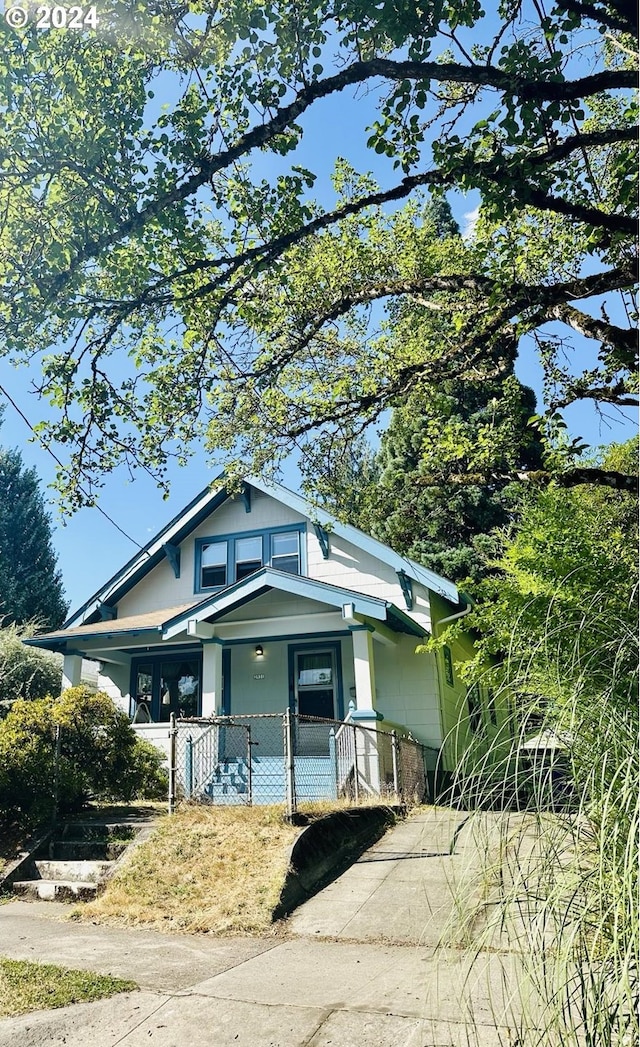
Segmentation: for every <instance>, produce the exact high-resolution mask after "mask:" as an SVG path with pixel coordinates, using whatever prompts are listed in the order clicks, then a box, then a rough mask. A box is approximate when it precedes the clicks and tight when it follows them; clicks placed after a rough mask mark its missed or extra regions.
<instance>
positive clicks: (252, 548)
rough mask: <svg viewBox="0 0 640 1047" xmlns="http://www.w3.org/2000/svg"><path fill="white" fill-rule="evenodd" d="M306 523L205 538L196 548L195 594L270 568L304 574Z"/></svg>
mask: <svg viewBox="0 0 640 1047" xmlns="http://www.w3.org/2000/svg"><path fill="white" fill-rule="evenodd" d="M305 531H306V526H305V524H294V525H292V526H291V527H272V528H267V529H266V530H264V531H260V532H259V533H256V532H255V531H254V532H251V533H250V534H246V533H245V534H238V535H225V536H224V537H221V538H201V539H198V540H197V541H196V548H195V560H196V563H195V568H196V570H195V591H196V592H199V593H200V592H207V591H209V590H212V589H213V590H215V589H224V588H225V586H227V585H233V583H234V582H240V581H242V579H243V578H248V577H249V575H251V574H253V573H254V572H255V571H259V570H260V568H261V567H264V566H269V567H273V568H275V569H276V570H278V571H286V572H287V573H288V574H302V573H303V549H304V543H303V542H302V541H301V539H300V535H301V534H302V533H304V532H305Z"/></svg>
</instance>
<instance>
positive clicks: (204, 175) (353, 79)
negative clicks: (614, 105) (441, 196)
mask: <svg viewBox="0 0 640 1047" xmlns="http://www.w3.org/2000/svg"><path fill="white" fill-rule="evenodd" d="M378 77H381V78H383V79H390V80H405V79H406V80H424V81H428V80H436V81H438V82H439V83H442V82H453V83H469V84H473V85H476V86H484V87H494V88H496V89H497V90H500V91H502V92H503V93H506V94H512V95H514V96H515V97H517V98H519V99H522V100H523V101H529V102H531V101H537V102H545V101H573V100H576V99H580V98H584V97H589V96H590V95H594V94H598V93H599V92H601V91H606V90H615V89H624V88H629V89H632V88H633V87H635V84H636V76H635V73H634V72H633V71H632V70H626V69H610V70H605V71H604V72H600V73H593V74H591V75H590V76H586V77H582V78H580V79H578V80H571V81H564V80H557V81H556V80H546V81H545V80H540V79H536V78H534V79H531V80H525V79H523V78H519V77H516V76H513V75H511V74H509V73H505V72H504V71H503V70H501V69H497V68H495V67H492V66H480V65H478V66H465V65H461V64H459V63H456V62H444V63H438V62H394V61H391V60H389V59H383V58H375V59H371V60H370V61H368V62H355V63H353V64H352V65H351V66H347V67H346V68H345V69H342V70H341V71H340V72H339V73H337V74H335V75H334V76H330V77H327V78H326V79H324V80H316V81H314V82H313V83H311V84H309V85H308V86H307V87H305V88H303V90H302V91H300V92H299V94H298V96H297V98H296V99H295V100H294V101H293V102H291V103H290V104H289V105H287V106H283V107H282V108H281V109H278V110H277V111H276V113H275V114H274V115H273V116H272V117H271V119H270V120H267V121H265V122H264V123H263V124H260V125H259V126H258V127H254V128H252V129H251V130H250V131H248V132H247V133H246V134H244V135H242V136H241V137H240V138H239V139H238V141H237V142H236V143H235V144H234V145H232V146H230V147H229V148H228V149H226V150H223V151H222V152H220V153H217V154H215V155H213V156H212V155H207V154H203V156H202V157H201V159H200V161H199V162H198V168H199V169H198V171H197V172H196V173H194V174H193V175H191V177H189V178H187V179H186V181H184V182H183V183H182V184H181V185H179V186H176V187H175V188H174V189H172V190H171V191H170V192H168V193H165V194H163V195H162V196H160V197H158V198H157V199H156V200H154V201H152V202H151V203H150V204H148V205H147V206H146V207H144V208H142V210H140V211H138V212H136V214H135V215H133V216H132V217H131V218H129V219H128V220H126V221H124V222H123V223H122V224H121V225H120V226H119V227H118V228H117V229H116V230H115V231H112V232H110V233H107V234H105V235H104V236H101V237H97V238H96V239H94V240H90V241H88V242H87V243H86V244H84V246H83V247H82V248H81V249H80V250H79V251H78V253H77V254H76V256H75V258H74V259H73V261H72V262H71V264H70V265H69V266H68V268H67V269H66V270H64V271H63V272H61V273H59V274H58V275H57V276H56V277H55V278H54V279H53V280H52V282H51V291H50V294H51V296H52V297H53V296H55V295H56V294H58V293H59V292H60V290H61V289H62V287H63V286H64V285H65V283H67V282H68V280H69V279H71V277H72V276H73V274H74V272H75V271H76V270H77V269H78V267H79V266H81V265H82V264H83V263H84V262H86V261H89V260H90V259H92V258H94V257H95V256H96V255H97V254H99V253H100V252H101V251H103V250H105V249H106V248H108V247H111V246H113V245H114V244H116V243H119V242H120V241H121V240H123V239H125V238H126V237H128V236H131V235H132V234H134V233H135V232H137V231H139V230H141V229H142V228H144V227H145V226H146V225H147V224H148V223H149V222H150V221H152V220H153V219H155V218H157V217H158V216H159V215H160V214H162V212H164V211H166V210H167V209H168V208H170V207H172V206H174V205H175V204H177V203H181V202H182V201H184V200H186V199H188V198H189V197H191V196H194V195H195V194H196V193H197V191H198V189H200V188H201V186H203V185H204V184H205V183H206V182H209V181H211V179H212V178H214V177H215V175H217V174H219V173H220V172H221V171H223V170H224V169H225V168H227V167H229V166H230V165H231V164H233V163H234V162H236V161H237V160H239V159H241V158H242V157H243V156H246V155H247V154H248V153H250V152H252V151H253V150H255V149H259V148H261V147H263V146H265V145H267V144H268V142H270V141H271V140H272V139H273V138H274V137H276V136H277V135H279V134H282V133H283V132H284V131H285V130H286V129H287V128H288V127H290V126H291V125H292V124H293V123H295V121H296V120H297V119H298V118H299V117H300V116H301V115H302V114H303V113H304V112H305V111H306V110H307V109H308V108H309V107H310V106H311V105H313V104H314V102H316V101H318V100H319V99H321V98H326V97H328V96H330V95H332V94H335V93H337V92H340V91H342V90H344V88H345V87H349V86H353V85H355V84H360V83H363V82H365V81H366V80H370V79H375V78H378ZM598 213H599V212H598Z"/></svg>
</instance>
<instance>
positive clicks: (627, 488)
mask: <svg viewBox="0 0 640 1047" xmlns="http://www.w3.org/2000/svg"><path fill="white" fill-rule="evenodd" d="M523 481H524V482H526V483H534V484H535V483H539V484H548V483H550V482H551V481H554V482H555V483H557V484H558V486H559V487H578V486H579V485H580V484H588V485H590V486H594V485H595V486H598V487H608V488H610V489H611V490H614V491H624V492H626V493H627V494H635V495H637V494H638V493H639V490H640V483H639V480H638V477H637V476H635V475H630V474H628V473H620V472H617V471H616V470H614V469H599V468H598V467H597V466H575V467H574V468H572V469H567V470H566V471H565V472H563V473H555V472H550V471H549V470H548V469H535V470H523V471H519V470H514V471H513V472H509V473H478V472H476V473H452V474H447V476H446V477H445V476H444V475H442V476H437V477H436V476H428V477H420V478H418V479H414V480H413V482H414V483H419V484H421V485H422V486H425V487H435V486H440V485H442V484H443V483H445V482H446V483H453V484H460V485H461V486H466V485H469V486H472V485H477V486H479V487H481V486H486V485H488V484H496V483H497V484H508V483H516V482H523Z"/></svg>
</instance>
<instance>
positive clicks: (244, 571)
mask: <svg viewBox="0 0 640 1047" xmlns="http://www.w3.org/2000/svg"><path fill="white" fill-rule="evenodd" d="M261 567H262V535H260V534H259V535H257V536H256V537H255V538H236V540H235V581H236V582H239V581H241V580H242V579H243V578H246V577H247V575H248V574H253V572H254V571H259V570H260V568H261Z"/></svg>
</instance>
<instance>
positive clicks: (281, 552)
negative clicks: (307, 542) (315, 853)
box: [271, 531, 300, 574]
mask: <svg viewBox="0 0 640 1047" xmlns="http://www.w3.org/2000/svg"><path fill="white" fill-rule="evenodd" d="M271 566H272V567H275V568H276V569H277V570H278V571H287V572H288V574H300V535H299V534H298V532H297V531H291V532H285V533H284V534H272V535H271Z"/></svg>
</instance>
